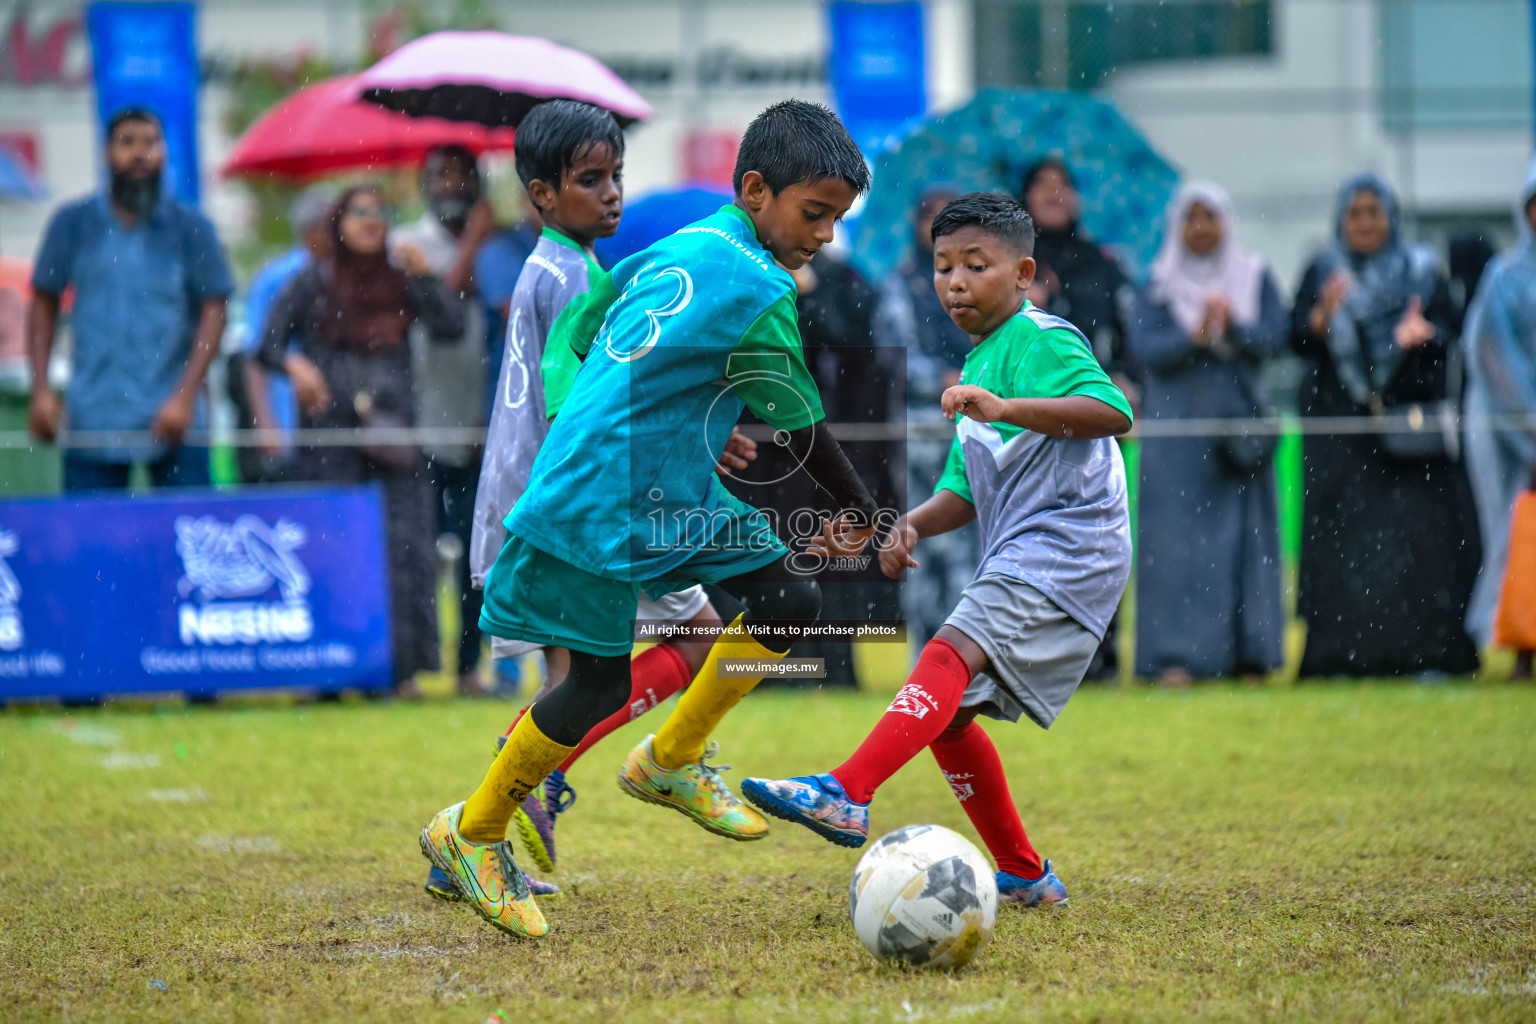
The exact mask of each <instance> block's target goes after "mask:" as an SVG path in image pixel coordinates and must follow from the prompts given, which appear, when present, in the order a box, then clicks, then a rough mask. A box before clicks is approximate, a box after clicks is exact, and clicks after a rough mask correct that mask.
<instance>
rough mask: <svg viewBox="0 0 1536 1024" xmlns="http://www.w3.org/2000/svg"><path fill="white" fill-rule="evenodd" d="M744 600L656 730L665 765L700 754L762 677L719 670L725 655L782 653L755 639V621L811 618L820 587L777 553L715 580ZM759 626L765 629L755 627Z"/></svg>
mask: <svg viewBox="0 0 1536 1024" xmlns="http://www.w3.org/2000/svg"><path fill="white" fill-rule="evenodd" d="M720 586H721V587H723V588H724V589H725V590H726V591H727V592H728V593H730V594H731V595H732V596H733V597H736V598H737V599H739V600H741V601H742V602H743V603H744V604H745V605H746V610H745V611H743V612H742V614H741V615H740V616H739V617H738V618H737V619H736V621H735V622H732V623H731V624H730V626H729V627H727V628H726V630H725V631H724V632H723V633H721V634H720V637H719V639H717V640H716V641H715V642H714V645H713V646H712V647H711V648H710V651H709V654H708V655H707V656H706V657H705V659H704V664H703V666H701V667H700V669H699V672H698V676H697V678H696V679H695V680H694V681H693V685H692V686H690V687H689V688H688V692H687V693H685V694H683V697H682V699H681V700H679V701H678V702H677V707H676V708H675V709H673V711H672V714H671V715H669V716H668V718H667V720H666V722H664V723H662V726H661V728H659V729H657V730H656V739H655V743H654V752H655V758H656V763H657V764H658V765H659V766H660V767H662V768H664V769H669V770H670V769H673V768H679V767H681V766H683V765H685V764H688V763H690V762H694V761H697V760H699V758H701V757H703V756H704V744H705V743H706V742H707V741H708V739H709V735H710V733H712V732H714V731H715V726H717V725H719V724H720V720H721V719H723V718H724V717H725V716H726V713H727V712H729V711H730V710H731V708H733V707H735V706H736V704H737V703H738V702H739V701H740V700H741V698H743V697H745V696H746V695H747V694H749V693H751V692H752V689H753V688H754V687H755V686H757V684H758V683H760V682H762V677H761V676H756V677H747V678H737V677H734V676H733V677H724V676H721V675H720V662H721V661H722V660H727V659H737V658H744V659H745V658H750V659H768V658H782V657H784V655H786V654H788V653H789V648H788V647H785V648H784V649H783V650H774V649H773V648H774V647H777V646H781V644H780V643H779V641H776V640H775V641H771V642H770V645H769V646H765V645H764V644H762V643H760V642H759V641H758V639H757V637H755V636H754V635H753V627H754V626H768V625H771V624H773V623H775V622H810V621H812V620H814V619H815V618H816V617H817V616H818V615H820V614H821V590H820V588H818V587H817V585H816V583H815V581H813V580H809V579H803V578H796V576H795V574H794V573H793V572H792V571H791V570H790V569H789V568H788V566H786V565H785V562H784V559H782V558H780V559H779V560H778V561H776V562H774V563H772V564H771V565H768V566H765V567H763V568H761V569H754V570H753V571H751V572H748V573H743V574H742V575H740V576H735V577H732V578H731V579H728V580H724V581H722V582H721V584H720ZM759 632H764V633H765V635H766V631H764V630H761V629H760V630H759Z"/></svg>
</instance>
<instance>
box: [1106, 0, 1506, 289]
mask: <svg viewBox="0 0 1536 1024" xmlns="http://www.w3.org/2000/svg"><path fill="white" fill-rule="evenodd" d="M1273 9H1274V15H1275V20H1274V24H1273V26H1272V29H1271V31H1272V38H1273V40H1274V52H1273V53H1272V54H1271V55H1269V56H1266V57H1243V58H1225V59H1216V60H1208V61H1202V62H1198V63H1184V64H1168V65H1143V66H1139V67H1135V68H1130V69H1127V70H1124V71H1120V72H1118V73H1117V74H1116V75H1115V76H1114V77H1113V78H1111V79H1110V82H1109V92H1110V94H1111V95H1112V96H1113V97H1114V99H1115V101H1116V103H1117V104H1118V105H1119V106H1120V109H1121V110H1123V111H1124V112H1125V113H1126V114H1128V115H1130V116H1131V117H1132V118H1133V119H1135V120H1136V121H1137V123H1138V124H1140V125H1141V127H1142V129H1143V130H1144V131H1145V132H1146V134H1147V137H1148V138H1149V139H1151V141H1152V143H1153V144H1154V145H1155V146H1156V147H1157V148H1158V149H1159V150H1160V151H1161V152H1162V153H1163V154H1164V155H1165V156H1167V157H1168V158H1169V159H1170V160H1172V161H1173V163H1174V164H1175V165H1176V166H1178V167H1179V169H1180V170H1181V171H1182V173H1183V174H1184V175H1185V176H1186V177H1200V178H1210V179H1213V180H1215V181H1217V182H1219V183H1221V184H1222V185H1224V186H1225V187H1226V188H1227V190H1228V191H1229V192H1231V193H1232V197H1233V202H1234V204H1235V206H1236V207H1237V212H1238V217H1239V220H1240V224H1241V227H1240V230H1241V232H1242V237H1243V240H1244V242H1245V244H1247V245H1248V246H1249V247H1250V248H1253V249H1255V250H1257V251H1259V252H1262V253H1263V254H1264V255H1265V256H1266V257H1268V258H1269V260H1270V262H1271V264H1272V265H1273V267H1274V269H1275V272H1276V274H1277V276H1278V277H1279V278H1280V280H1281V281H1282V282H1283V283H1284V284H1285V285H1286V286H1287V287H1290V286H1293V285H1294V284H1295V283H1296V281H1297V280H1298V279H1299V277H1300V274H1301V271H1302V269H1303V265H1304V263H1305V261H1306V259H1307V258H1308V257H1309V256H1310V255H1311V253H1312V252H1313V251H1314V250H1315V249H1316V248H1318V247H1319V246H1321V245H1323V244H1325V243H1326V242H1327V241H1328V240H1329V238H1330V225H1329V221H1330V218H1331V215H1332V209H1333V203H1334V196H1335V192H1336V190H1337V188H1338V186H1339V184H1340V183H1341V182H1342V181H1343V180H1344V179H1345V178H1347V177H1349V176H1350V175H1351V174H1353V173H1355V172H1357V171H1361V170H1373V171H1377V172H1379V173H1381V174H1383V175H1384V176H1385V177H1386V178H1387V179H1388V180H1389V181H1391V182H1392V183H1393V184H1394V186H1396V187H1397V188H1399V189H1400V190H1401V194H1402V200H1403V203H1404V206H1405V207H1406V208H1409V209H1417V210H1419V211H1420V212H1423V213H1431V214H1434V213H1453V212H1467V213H1486V212H1487V211H1490V210H1498V211H1502V210H1505V209H1507V208H1509V207H1510V205H1511V202H1512V200H1513V197H1514V196H1515V194H1516V193H1517V192H1518V190H1519V186H1520V183H1521V182H1522V181H1523V180H1524V177H1525V167H1526V163H1527V161H1528V159H1529V156H1530V150H1531V137H1530V132H1529V131H1506V132H1482V133H1462V132H1443V133H1433V134H1431V133H1421V134H1419V135H1417V136H1396V135H1392V134H1389V133H1388V132H1387V131H1386V130H1385V128H1384V127H1383V122H1382V118H1381V115H1380V113H1379V110H1378V107H1377V99H1376V97H1377V94H1378V90H1379V87H1380V83H1381V72H1380V61H1381V44H1380V26H1379V10H1380V9H1379V6H1378V5H1377V4H1375V3H1367V2H1329V3H1323V2H1318V0H1275V3H1274V8H1273ZM1527 10H1528V9H1527ZM1527 17H1528V15H1527ZM1525 36H1526V38H1529V37H1530V27H1529V24H1528V23H1527V25H1526V26H1525Z"/></svg>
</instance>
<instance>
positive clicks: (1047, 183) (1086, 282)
mask: <svg viewBox="0 0 1536 1024" xmlns="http://www.w3.org/2000/svg"><path fill="white" fill-rule="evenodd" d="M1020 198H1021V199H1022V200H1023V202H1024V208H1025V209H1026V210H1027V211H1029V216H1030V218H1031V219H1032V220H1033V221H1034V222H1035V283H1034V286H1033V287H1031V288H1030V290H1029V301H1030V302H1033V303H1034V304H1035V305H1037V306H1039V307H1040V308H1041V309H1043V310H1045V311H1046V312H1047V313H1050V314H1051V315H1053V316H1059V317H1061V318H1062V319H1063V320H1065V321H1067V322H1068V323H1070V324H1072V325H1073V326H1074V327H1076V328H1077V329H1078V330H1080V331H1082V332H1083V334H1084V336H1085V337H1087V339H1088V340H1089V342H1091V343H1092V345H1093V354H1094V355H1095V356H1097V357H1098V360H1099V365H1100V366H1102V367H1104V369H1105V371H1106V372H1107V373H1108V374H1109V376H1110V379H1111V380H1113V381H1114V382H1115V385H1116V386H1117V387H1118V388H1120V390H1121V391H1124V392H1125V397H1126V398H1127V399H1128V400H1129V401H1130V403H1131V408H1132V409H1136V408H1137V407H1138V406H1139V403H1140V400H1141V396H1140V394H1139V392H1138V391H1137V389H1136V386H1135V385H1134V384H1133V383H1132V382H1131V377H1132V374H1131V371H1130V368H1129V367H1128V365H1127V362H1126V359H1125V325H1124V322H1123V317H1122V316H1121V310H1122V308H1123V307H1125V306H1129V305H1130V303H1131V301H1132V296H1131V287H1130V282H1129V281H1128V280H1127V279H1126V276H1125V272H1124V271H1122V270H1121V269H1120V264H1118V263H1116V262H1115V260H1114V258H1113V257H1111V256H1110V255H1109V254H1107V253H1106V252H1105V251H1104V250H1103V249H1101V248H1099V246H1098V245H1096V244H1094V242H1093V241H1092V240H1091V239H1089V238H1088V237H1087V233H1086V232H1085V231H1083V230H1082V228H1081V227H1080V226H1079V224H1078V218H1080V217H1081V216H1082V212H1083V200H1082V196H1081V195H1079V194H1078V191H1077V182H1076V181H1074V180H1073V178H1072V172H1071V171H1070V170H1069V169H1068V168H1067V165H1066V164H1065V163H1063V162H1062V160H1061V159H1060V158H1059V157H1054V156H1048V157H1046V158H1045V159H1043V160H1041V161H1039V162H1038V163H1036V164H1035V165H1034V166H1033V167H1031V168H1030V169H1029V171H1028V172H1027V173H1025V175H1024V189H1023V194H1022V196H1021V197H1020ZM1138 415H1140V414H1139V413H1138ZM1119 621H1120V617H1119V616H1118V615H1116V616H1115V617H1114V618H1113V619H1111V620H1110V622H1109V628H1108V629H1106V630H1105V631H1104V639H1103V641H1102V642H1101V643H1100V644H1099V653H1098V655H1097V656H1095V658H1094V659H1093V664H1092V665H1090V666H1089V667H1088V674H1087V678H1088V679H1100V680H1105V679H1113V678H1115V677H1116V676H1118V675H1119V673H1120V656H1119V653H1118V651H1117V647H1118V644H1119V634H1120V630H1119V625H1118V623H1119Z"/></svg>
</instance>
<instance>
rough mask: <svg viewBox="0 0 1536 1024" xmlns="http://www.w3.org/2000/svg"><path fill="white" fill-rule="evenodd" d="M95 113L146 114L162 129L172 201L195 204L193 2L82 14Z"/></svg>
mask: <svg viewBox="0 0 1536 1024" xmlns="http://www.w3.org/2000/svg"><path fill="white" fill-rule="evenodd" d="M86 24H87V31H88V32H89V35H90V40H91V63H92V65H93V73H94V75H95V80H96V113H97V117H98V118H99V119H100V123H101V125H102V126H103V127H105V125H106V123H107V119H108V118H110V117H111V116H112V115H113V114H114V113H116V112H117V111H119V110H121V109H122V108H124V107H128V106H136V107H148V108H149V109H151V110H153V111H154V112H155V113H156V114H158V115H159V117H160V121H161V123H162V124H163V125H164V126H165V146H166V169H167V174H168V177H169V180H170V182H171V183H172V185H173V187H174V189H175V194H176V198H178V199H180V200H182V201H183V202H188V203H196V202H197V198H198V178H197V86H198V66H197V7H196V5H195V4H191V3H179V2H178V3H116V2H113V3H94V4H91V6H90V8H89V10H88V12H87V15H86Z"/></svg>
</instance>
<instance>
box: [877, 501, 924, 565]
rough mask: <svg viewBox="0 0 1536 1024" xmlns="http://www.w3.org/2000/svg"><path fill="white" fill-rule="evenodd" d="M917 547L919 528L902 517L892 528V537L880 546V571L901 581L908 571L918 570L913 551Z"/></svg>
mask: <svg viewBox="0 0 1536 1024" xmlns="http://www.w3.org/2000/svg"><path fill="white" fill-rule="evenodd" d="M915 547H917V528H916V527H915V526H913V525H912V524H911V523H909V522H907V517H906V516H902V517H901V518H900V519H898V520H896V524H895V525H894V526H892V527H891V533H890V536H888V537H887V538H886V541H885V543H884V544H882V545H880V571H881V572H883V573H885V574H886V576H888V577H890V578H891V579H893V580H894V579H899V578H900V577H901V574H902V573H903V572H905V571H906V570H908V569H916V568H917V560H916V559H915V558H913V557H912V549H913V548H915Z"/></svg>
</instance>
